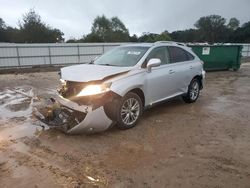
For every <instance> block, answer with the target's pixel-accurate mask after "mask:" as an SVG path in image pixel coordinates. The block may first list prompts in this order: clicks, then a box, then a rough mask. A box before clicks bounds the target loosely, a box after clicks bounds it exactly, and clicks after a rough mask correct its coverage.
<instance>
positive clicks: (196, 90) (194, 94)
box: [182, 78, 200, 103]
mask: <svg viewBox="0 0 250 188" xmlns="http://www.w3.org/2000/svg"><path fill="white" fill-rule="evenodd" d="M199 95H200V81H199V80H198V79H197V78H194V79H193V80H192V81H191V82H190V84H189V86H188V92H187V93H186V95H184V96H183V97H182V99H183V100H184V101H185V102H186V103H193V102H195V101H196V100H197V99H198V98H199Z"/></svg>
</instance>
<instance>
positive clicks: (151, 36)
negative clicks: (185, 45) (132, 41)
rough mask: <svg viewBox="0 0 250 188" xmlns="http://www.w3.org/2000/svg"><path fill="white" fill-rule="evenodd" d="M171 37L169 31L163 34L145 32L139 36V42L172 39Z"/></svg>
mask: <svg viewBox="0 0 250 188" xmlns="http://www.w3.org/2000/svg"><path fill="white" fill-rule="evenodd" d="M170 40H171V37H170V36H169V33H168V32H167V31H164V32H162V33H161V34H154V33H143V34H142V36H141V37H139V38H138V42H156V41H170Z"/></svg>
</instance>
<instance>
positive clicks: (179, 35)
mask: <svg viewBox="0 0 250 188" xmlns="http://www.w3.org/2000/svg"><path fill="white" fill-rule="evenodd" d="M170 37H171V38H172V40H174V41H176V42H197V41H200V40H201V38H200V33H199V30H197V29H187V30H183V31H174V32H172V33H171V34H170Z"/></svg>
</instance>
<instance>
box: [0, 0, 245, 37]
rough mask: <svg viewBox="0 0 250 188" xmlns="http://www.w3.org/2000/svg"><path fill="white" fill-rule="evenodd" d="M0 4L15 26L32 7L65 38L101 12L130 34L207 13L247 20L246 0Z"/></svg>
mask: <svg viewBox="0 0 250 188" xmlns="http://www.w3.org/2000/svg"><path fill="white" fill-rule="evenodd" d="M0 4H1V6H0V17H1V18H3V19H4V21H5V22H6V23H7V24H8V25H11V26H15V27H17V23H18V20H19V19H21V17H22V14H24V13H25V12H27V11H28V10H29V9H30V8H34V9H35V10H36V11H37V12H38V13H39V14H40V15H41V17H42V20H43V21H44V22H46V23H47V24H49V25H50V26H52V27H55V28H58V29H60V30H61V31H63V32H64V33H65V37H66V38H67V39H68V38H70V37H75V38H80V37H81V36H82V35H83V34H87V33H89V32H90V29H91V24H92V22H93V20H94V18H95V17H96V16H97V15H102V14H104V15H106V16H107V17H112V16H118V17H119V18H120V19H121V20H122V21H123V22H124V23H125V25H126V26H127V28H128V29H129V31H130V33H131V34H134V33H136V34H140V33H142V32H154V33H160V32H162V31H164V30H168V31H174V30H178V29H187V28H191V27H193V25H194V23H195V21H196V20H198V19H199V17H201V16H206V15H210V14H218V15H221V16H223V17H225V18H227V19H229V18H231V17H236V18H238V19H239V20H240V21H241V23H244V22H247V21H250V14H248V12H249V8H250V1H249V0H241V1H236V0H220V1H218V0H209V1H208V0H126V1H122V0H120V1H119V0H84V1H81V0H71V1H62V0H61V1H60V0H57V1H56V0H53V1H52V0H11V1H10V0H9V1H6V0H0Z"/></svg>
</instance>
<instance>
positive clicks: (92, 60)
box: [90, 56, 100, 64]
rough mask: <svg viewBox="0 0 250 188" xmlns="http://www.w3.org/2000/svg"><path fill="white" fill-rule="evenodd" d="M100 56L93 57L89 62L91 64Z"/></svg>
mask: <svg viewBox="0 0 250 188" xmlns="http://www.w3.org/2000/svg"><path fill="white" fill-rule="evenodd" d="M99 57H100V56H96V57H94V58H93V59H91V61H90V64H93V63H94V62H95V61H96V60H97V59H98V58H99Z"/></svg>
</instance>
